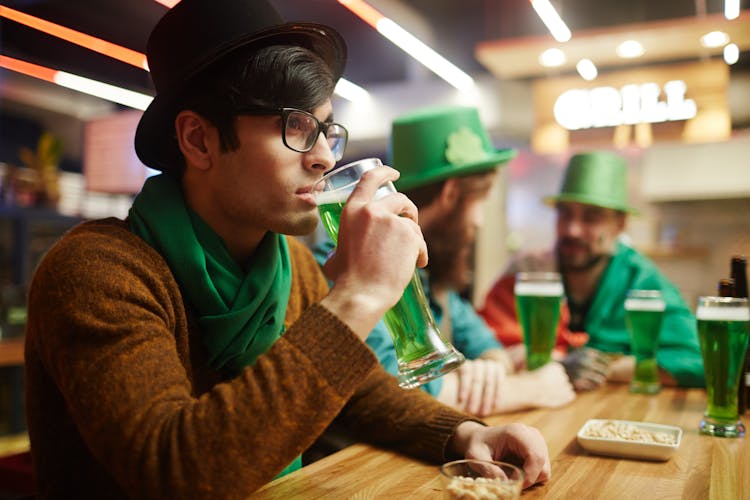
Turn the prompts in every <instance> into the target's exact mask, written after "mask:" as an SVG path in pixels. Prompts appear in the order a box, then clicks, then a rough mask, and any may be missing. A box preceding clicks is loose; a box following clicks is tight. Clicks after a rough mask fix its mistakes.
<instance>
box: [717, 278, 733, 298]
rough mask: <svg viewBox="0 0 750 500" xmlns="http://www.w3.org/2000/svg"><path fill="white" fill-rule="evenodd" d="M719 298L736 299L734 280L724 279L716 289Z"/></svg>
mask: <svg viewBox="0 0 750 500" xmlns="http://www.w3.org/2000/svg"><path fill="white" fill-rule="evenodd" d="M716 288H717V292H718V294H719V297H734V280H733V279H732V278H722V279H720V280H719V285H718V286H717V287H716Z"/></svg>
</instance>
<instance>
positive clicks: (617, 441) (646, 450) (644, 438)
mask: <svg viewBox="0 0 750 500" xmlns="http://www.w3.org/2000/svg"><path fill="white" fill-rule="evenodd" d="M577 437H578V444H580V445H581V446H582V447H583V449H584V450H586V451H588V452H590V453H595V454H597V455H608V456H612V457H624V458H635V459H640V460H658V461H665V460H669V459H670V458H671V457H672V455H674V454H675V452H676V451H677V448H679V447H680V441H681V440H682V429H681V428H679V427H675V426H673V425H662V424H654V423H651V422H637V421H632V420H611V419H591V420H588V421H587V422H586V423H585V424H583V427H581V429H580V430H579V431H578V436H577Z"/></svg>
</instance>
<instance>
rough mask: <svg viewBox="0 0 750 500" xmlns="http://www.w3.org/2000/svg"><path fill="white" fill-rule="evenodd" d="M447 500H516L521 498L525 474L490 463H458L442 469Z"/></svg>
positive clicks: (470, 460) (469, 461) (452, 463)
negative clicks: (471, 499)
mask: <svg viewBox="0 0 750 500" xmlns="http://www.w3.org/2000/svg"><path fill="white" fill-rule="evenodd" d="M440 477H441V479H442V485H443V492H444V497H445V498H447V499H453V500H459V499H469V498H474V499H482V500H515V499H518V498H520V497H521V490H522V489H523V480H524V476H523V471H522V470H521V469H520V468H518V467H516V466H515V465H512V464H509V463H505V462H495V461H490V460H472V459H466V460H455V461H453V462H448V463H445V464H443V465H442V466H441V467H440Z"/></svg>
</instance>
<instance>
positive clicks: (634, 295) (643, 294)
mask: <svg viewBox="0 0 750 500" xmlns="http://www.w3.org/2000/svg"><path fill="white" fill-rule="evenodd" d="M628 298H630V299H661V298H662V293H661V290H657V289H646V288H631V289H630V290H628Z"/></svg>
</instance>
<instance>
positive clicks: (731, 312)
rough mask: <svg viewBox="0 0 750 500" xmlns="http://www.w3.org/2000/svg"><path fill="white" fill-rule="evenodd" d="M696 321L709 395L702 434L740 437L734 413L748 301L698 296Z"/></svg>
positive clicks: (749, 324) (749, 319) (748, 333)
mask: <svg viewBox="0 0 750 500" xmlns="http://www.w3.org/2000/svg"><path fill="white" fill-rule="evenodd" d="M696 319H697V321H698V340H699V341H700V346H701V353H702V355H703V369H704V372H705V375H706V392H707V396H708V408H707V409H706V412H705V418H704V419H703V420H702V421H701V424H700V430H701V433H703V434H710V435H714V436H724V437H739V436H743V435H744V434H745V427H744V425H743V424H742V422H741V421H740V419H739V416H738V412H737V390H738V387H739V383H740V375H741V371H742V362H743V358H744V353H745V351H746V350H747V344H748V338H749V337H750V310H748V307H747V299H737V298H731V297H701V298H700V299H699V303H698V309H697V311H696Z"/></svg>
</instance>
